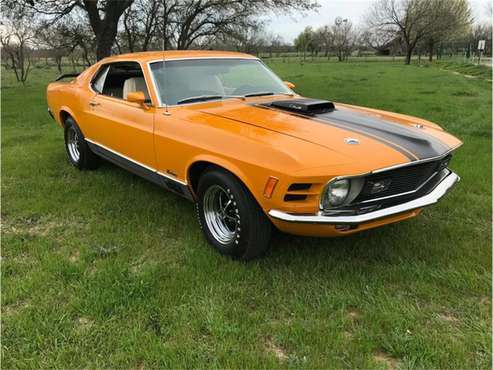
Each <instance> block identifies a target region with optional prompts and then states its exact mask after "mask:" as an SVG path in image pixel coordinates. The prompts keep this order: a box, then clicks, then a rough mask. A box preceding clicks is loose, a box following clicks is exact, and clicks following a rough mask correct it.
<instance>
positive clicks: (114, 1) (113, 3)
mask: <svg viewBox="0 0 493 370" xmlns="http://www.w3.org/2000/svg"><path fill="white" fill-rule="evenodd" d="M132 2H133V0H108V1H107V2H106V6H105V9H104V13H105V14H104V17H103V18H101V16H100V10H99V9H98V2H97V1H94V0H84V2H83V3H84V8H85V10H86V12H87V15H88V17H89V23H90V24H91V28H92V30H93V31H94V34H95V35H96V58H97V60H101V59H103V58H106V57H107V56H110V55H111V48H112V47H113V43H114V42H115V39H116V34H117V30H118V21H119V20H120V17H121V15H122V14H123V12H124V11H125V10H126V9H127V8H128V7H129V6H130V5H131V4H132Z"/></svg>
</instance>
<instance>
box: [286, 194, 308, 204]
mask: <svg viewBox="0 0 493 370" xmlns="http://www.w3.org/2000/svg"><path fill="white" fill-rule="evenodd" d="M306 197H307V195H303V194H286V195H285V196H284V201H285V202H294V201H297V200H298V201H299V200H305V199H306Z"/></svg>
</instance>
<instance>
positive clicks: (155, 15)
mask: <svg viewBox="0 0 493 370" xmlns="http://www.w3.org/2000/svg"><path fill="white" fill-rule="evenodd" d="M163 5H164V4H163V0H134V2H133V4H132V5H131V6H130V7H128V8H127V9H126V10H125V12H124V13H123V21H122V23H123V32H122V35H121V39H123V40H124V41H125V44H126V48H127V50H128V51H130V52H134V51H137V50H142V51H146V50H148V49H149V47H150V46H151V45H152V43H153V41H157V39H161V38H162V37H163V34H162V33H160V32H159V29H160V27H159V26H160V21H162V19H163V16H162V15H163Z"/></svg>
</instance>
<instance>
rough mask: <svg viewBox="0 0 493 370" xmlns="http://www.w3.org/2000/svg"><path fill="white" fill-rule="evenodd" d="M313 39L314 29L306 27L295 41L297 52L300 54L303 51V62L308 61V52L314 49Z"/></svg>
mask: <svg viewBox="0 0 493 370" xmlns="http://www.w3.org/2000/svg"><path fill="white" fill-rule="evenodd" d="M313 38H314V32H313V28H312V27H311V26H307V27H305V29H304V30H303V32H301V33H300V34H299V35H298V36H297V37H296V38H295V39H294V47H295V48H296V51H298V52H300V51H301V52H302V53H303V60H306V52H307V51H308V50H311V49H312V48H313V46H312V45H313Z"/></svg>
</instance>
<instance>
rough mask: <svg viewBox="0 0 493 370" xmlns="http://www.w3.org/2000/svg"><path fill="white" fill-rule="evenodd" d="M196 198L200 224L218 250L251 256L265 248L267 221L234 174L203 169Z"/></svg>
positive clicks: (232, 254)
mask: <svg viewBox="0 0 493 370" xmlns="http://www.w3.org/2000/svg"><path fill="white" fill-rule="evenodd" d="M197 198H198V200H197V203H196V206H197V214H198V218H199V223H200V226H201V228H202V230H203V232H204V234H205V237H206V239H207V241H208V242H209V243H210V244H211V245H212V246H213V247H214V248H215V249H217V250H218V251H219V252H220V253H222V254H225V255H229V256H231V257H233V258H236V259H241V260H250V259H253V258H255V257H258V256H260V255H262V254H264V253H265V252H266V251H267V249H268V247H269V240H270V234H271V224H270V221H269V220H268V218H267V217H266V216H265V214H264V212H263V211H262V209H261V208H260V207H259V205H258V204H257V202H256V200H255V199H254V198H253V196H252V195H251V194H250V192H249V191H248V189H247V188H246V187H245V186H244V185H243V184H242V183H241V182H240V181H238V179H237V178H236V177H234V176H233V175H232V174H230V173H228V172H226V171H223V170H221V169H212V170H209V171H207V172H205V173H204V174H203V175H202V176H201V177H200V180H199V185H198V190H197Z"/></svg>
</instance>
